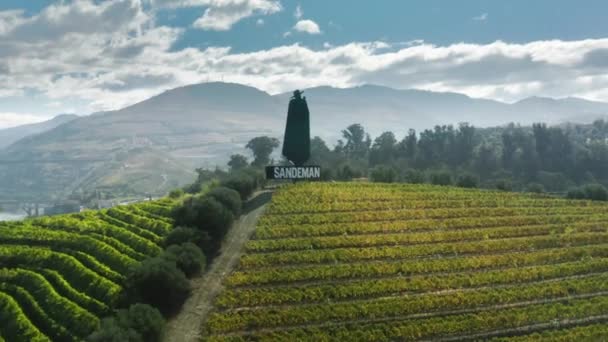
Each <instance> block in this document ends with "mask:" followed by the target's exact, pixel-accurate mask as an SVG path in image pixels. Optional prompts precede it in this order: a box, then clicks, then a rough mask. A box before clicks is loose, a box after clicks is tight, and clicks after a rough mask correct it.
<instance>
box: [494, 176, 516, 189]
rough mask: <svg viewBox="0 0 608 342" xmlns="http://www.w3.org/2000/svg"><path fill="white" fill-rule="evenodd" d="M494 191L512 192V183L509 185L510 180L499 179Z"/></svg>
mask: <svg viewBox="0 0 608 342" xmlns="http://www.w3.org/2000/svg"><path fill="white" fill-rule="evenodd" d="M496 189H498V190H502V191H511V190H513V183H511V180H510V179H500V180H498V181H496Z"/></svg>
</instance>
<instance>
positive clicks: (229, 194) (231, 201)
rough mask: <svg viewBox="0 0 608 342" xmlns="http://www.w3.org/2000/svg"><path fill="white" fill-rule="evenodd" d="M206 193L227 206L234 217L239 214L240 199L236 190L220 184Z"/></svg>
mask: <svg viewBox="0 0 608 342" xmlns="http://www.w3.org/2000/svg"><path fill="white" fill-rule="evenodd" d="M208 195H209V196H211V197H213V198H214V199H215V200H216V201H218V202H220V203H221V204H223V205H224V206H225V207H226V208H228V209H229V210H230V211H231V212H232V215H234V217H239V215H241V207H242V201H241V196H240V195H239V193H238V192H237V191H236V190H234V189H230V188H227V187H224V186H220V187H217V188H215V189H213V190H211V191H210V192H209V193H208Z"/></svg>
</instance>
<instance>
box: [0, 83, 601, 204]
mask: <svg viewBox="0 0 608 342" xmlns="http://www.w3.org/2000/svg"><path fill="white" fill-rule="evenodd" d="M304 95H305V96H306V97H307V98H308V103H309V107H310V111H311V131H312V132H311V134H312V135H313V136H314V135H320V136H322V137H324V138H325V139H327V140H328V141H329V142H330V143H333V142H334V141H335V140H336V139H338V138H339V134H340V130H341V129H344V128H345V127H346V126H348V125H349V124H351V123H361V124H363V125H364V126H365V127H366V128H367V129H368V130H369V131H370V132H371V133H372V136H374V135H377V134H379V133H381V132H382V131H386V130H391V131H393V132H395V134H396V135H397V136H398V137H399V138H400V137H402V136H403V135H404V134H405V133H406V132H407V130H408V129H409V128H415V129H417V130H420V129H425V128H431V127H432V126H434V125H436V124H449V123H453V124H456V123H458V122H464V121H467V122H470V123H472V124H474V125H476V126H496V125H502V124H505V123H508V122H512V121H514V122H520V123H522V124H531V123H533V122H538V121H544V122H548V123H559V122H563V121H565V120H568V121H573V120H572V119H573V118H577V117H580V118H584V120H585V121H591V120H593V119H594V118H597V117H600V116H605V115H607V114H608V104H606V103H600V102H591V101H586V100H582V99H573V98H567V99H558V100H556V99H548V98H529V99H525V100H522V101H520V102H517V103H514V104H507V103H503V102H498V101H492V100H482V99H473V98H470V97H467V96H465V95H462V94H455V93H435V92H428V91H420V90H397V89H391V88H386V87H380V86H371V85H369V86H361V87H355V88H347V89H337V88H332V87H317V88H311V89H307V90H305V93H304ZM290 96H291V94H290V93H285V94H278V95H274V96H271V95H269V94H268V93H265V92H263V91H260V90H258V89H255V88H252V87H247V86H243V85H239V84H228V83H206V84H198V85H192V86H186V87H181V88H177V89H173V90H170V91H166V92H164V93H162V94H160V95H158V96H155V97H152V98H150V99H148V100H146V101H143V102H140V103H137V104H135V105H132V106H130V107H127V108H124V109H121V110H118V111H111V112H104V113H96V114H93V115H90V116H87V117H80V118H78V119H75V120H71V121H69V122H67V123H64V124H62V125H59V126H57V127H56V128H54V129H51V130H48V131H46V132H44V133H41V134H37V135H32V136H28V137H26V138H23V139H21V140H20V141H18V142H16V143H15V144H13V145H11V146H9V147H8V148H6V149H5V151H4V152H0V194H8V195H9V196H18V195H24V196H26V197H31V196H32V195H35V196H41V195H49V194H56V195H65V194H66V193H67V192H71V191H74V190H77V189H83V190H90V189H91V188H100V187H102V188H107V189H113V190H114V191H116V189H120V191H118V192H120V193H141V192H142V191H149V192H155V193H156V192H157V193H162V192H163V191H167V190H168V189H170V188H171V187H175V186H177V185H180V184H184V183H186V182H189V181H191V180H192V179H193V177H194V173H193V172H192V169H193V168H194V167H196V166H207V167H214V166H215V165H221V166H223V165H225V162H226V161H227V159H228V157H229V156H230V154H233V153H239V152H240V153H242V152H244V150H243V146H244V144H245V143H246V142H247V141H248V140H249V139H250V138H252V137H254V136H258V135H272V136H276V137H279V138H280V137H281V135H282V132H283V129H284V125H285V116H286V111H287V104H288V101H289V97H290ZM574 121H576V120H574ZM2 161H4V162H2ZM7 161H10V163H9V162H7ZM136 184H139V185H137V186H136ZM151 184H155V186H152V185H151ZM156 185H158V186H156ZM150 186H151V187H154V189H150V188H147V187H150ZM14 194H17V195H14ZM44 197H47V196H44Z"/></svg>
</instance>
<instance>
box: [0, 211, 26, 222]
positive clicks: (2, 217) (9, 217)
mask: <svg viewBox="0 0 608 342" xmlns="http://www.w3.org/2000/svg"><path fill="white" fill-rule="evenodd" d="M24 218H25V214H20V213H9V212H0V221H15V220H21V219H24Z"/></svg>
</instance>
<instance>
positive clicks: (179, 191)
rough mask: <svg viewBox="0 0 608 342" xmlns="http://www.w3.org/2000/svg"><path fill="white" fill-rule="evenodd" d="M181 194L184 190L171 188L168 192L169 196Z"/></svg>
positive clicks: (178, 196) (175, 196) (174, 196)
mask: <svg viewBox="0 0 608 342" xmlns="http://www.w3.org/2000/svg"><path fill="white" fill-rule="evenodd" d="M183 195H184V190H182V189H175V190H171V192H170V193H169V198H180V197H182V196H183Z"/></svg>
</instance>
